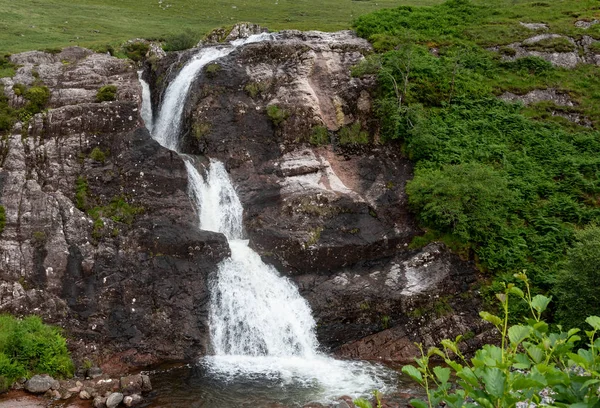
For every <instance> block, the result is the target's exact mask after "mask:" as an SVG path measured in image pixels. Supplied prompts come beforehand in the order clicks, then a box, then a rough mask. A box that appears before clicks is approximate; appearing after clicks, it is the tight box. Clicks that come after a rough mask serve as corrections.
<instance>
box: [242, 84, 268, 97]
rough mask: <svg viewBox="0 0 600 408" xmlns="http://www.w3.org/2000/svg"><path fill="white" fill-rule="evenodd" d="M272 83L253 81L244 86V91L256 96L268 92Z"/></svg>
mask: <svg viewBox="0 0 600 408" xmlns="http://www.w3.org/2000/svg"><path fill="white" fill-rule="evenodd" d="M270 86H271V84H270V83H269V82H268V81H251V82H248V83H247V84H246V86H244V91H246V93H247V94H248V95H249V96H250V97H251V98H256V97H257V96H259V95H262V94H264V93H265V92H267V90H268V89H269V87H270Z"/></svg>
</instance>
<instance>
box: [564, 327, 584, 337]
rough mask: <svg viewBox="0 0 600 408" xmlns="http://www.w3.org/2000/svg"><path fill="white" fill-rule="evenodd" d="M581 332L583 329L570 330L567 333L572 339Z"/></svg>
mask: <svg viewBox="0 0 600 408" xmlns="http://www.w3.org/2000/svg"><path fill="white" fill-rule="evenodd" d="M580 331H581V329H571V330H569V332H568V333H567V337H571V336H572V335H574V334H577V333H579V332H580Z"/></svg>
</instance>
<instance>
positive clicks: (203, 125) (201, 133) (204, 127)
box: [192, 122, 211, 140]
mask: <svg viewBox="0 0 600 408" xmlns="http://www.w3.org/2000/svg"><path fill="white" fill-rule="evenodd" d="M210 130H211V125H210V123H208V122H199V123H194V125H192V133H193V135H194V137H195V138H196V140H202V139H203V138H204V137H206V135H208V134H209V133H210Z"/></svg>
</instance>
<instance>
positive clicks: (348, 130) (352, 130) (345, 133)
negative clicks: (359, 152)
mask: <svg viewBox="0 0 600 408" xmlns="http://www.w3.org/2000/svg"><path fill="white" fill-rule="evenodd" d="M367 143H369V134H368V133H367V132H365V131H364V130H362V127H361V125H360V123H358V122H356V123H354V124H352V125H350V126H344V127H343V128H341V129H340V131H339V144H341V145H348V144H367Z"/></svg>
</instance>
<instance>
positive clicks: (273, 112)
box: [267, 105, 290, 126]
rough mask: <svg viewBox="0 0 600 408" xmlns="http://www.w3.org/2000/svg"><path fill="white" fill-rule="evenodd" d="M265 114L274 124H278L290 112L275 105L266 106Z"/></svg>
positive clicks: (285, 118)
mask: <svg viewBox="0 0 600 408" xmlns="http://www.w3.org/2000/svg"><path fill="white" fill-rule="evenodd" d="M267 116H268V117H269V119H271V121H272V122H273V124H274V125H275V126H280V125H281V124H282V123H283V122H285V121H286V120H287V118H289V117H290V113H289V112H288V111H287V110H285V109H283V108H280V107H279V106H277V105H269V106H267Z"/></svg>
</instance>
